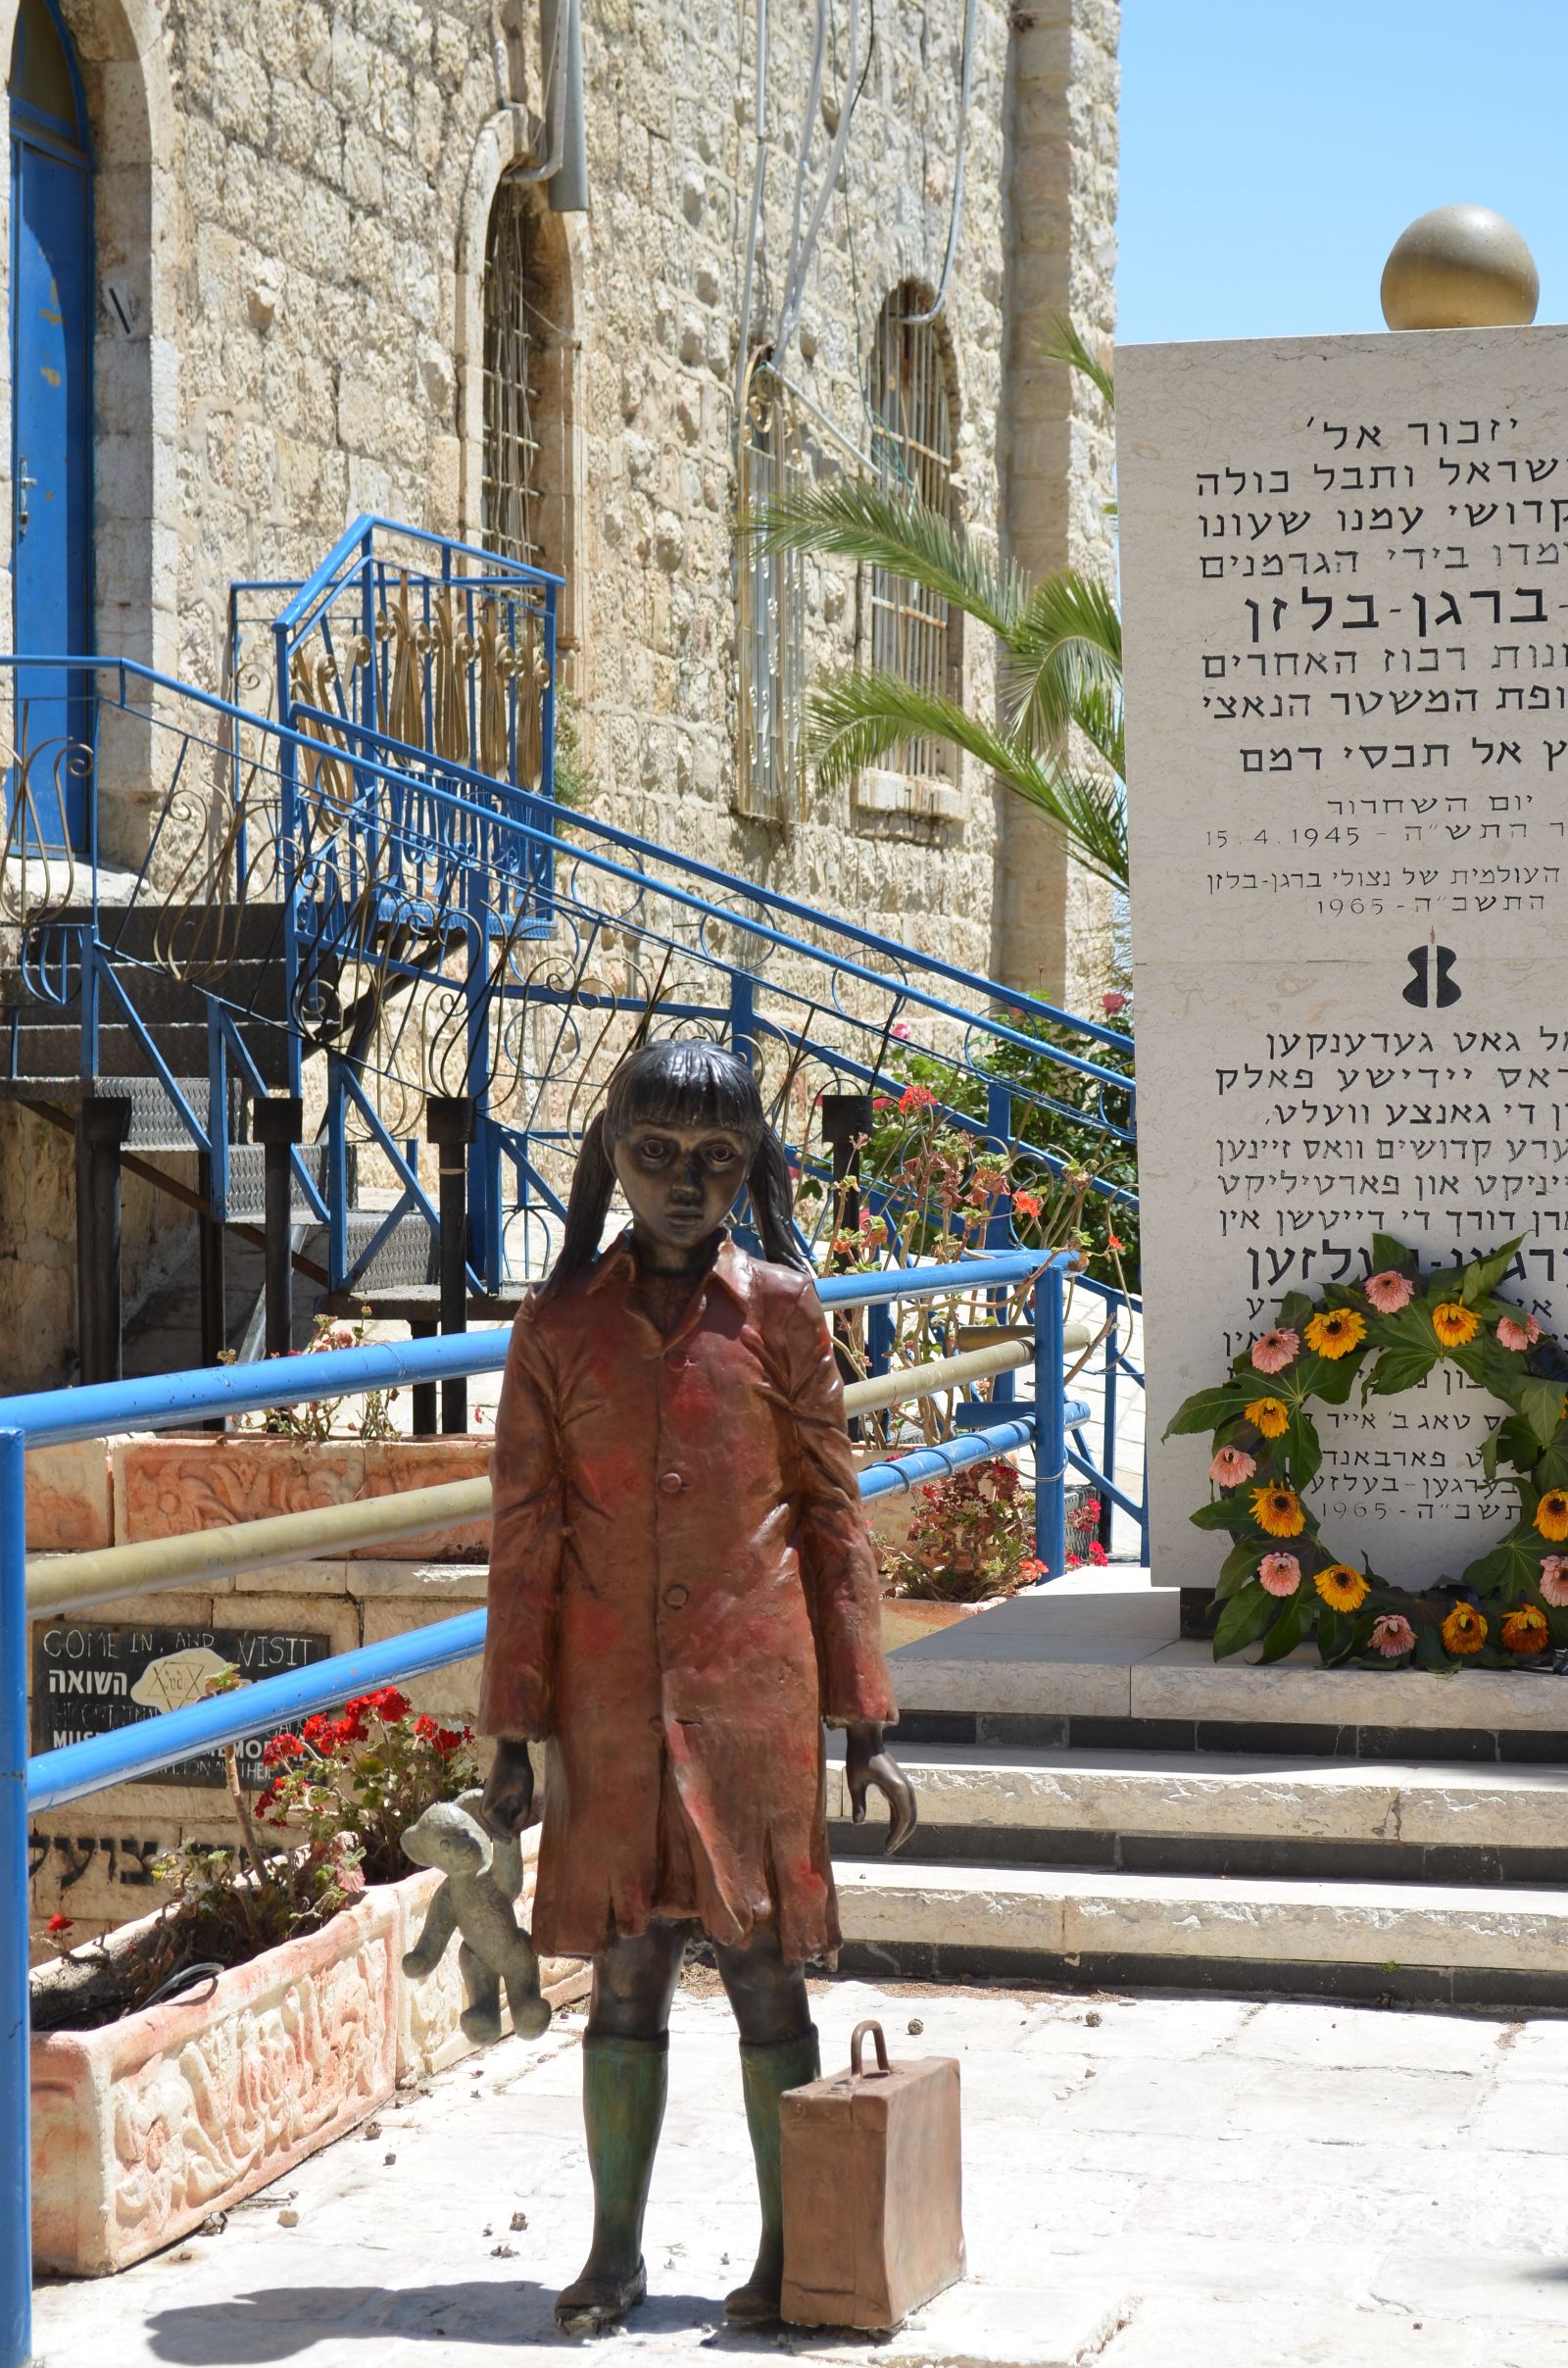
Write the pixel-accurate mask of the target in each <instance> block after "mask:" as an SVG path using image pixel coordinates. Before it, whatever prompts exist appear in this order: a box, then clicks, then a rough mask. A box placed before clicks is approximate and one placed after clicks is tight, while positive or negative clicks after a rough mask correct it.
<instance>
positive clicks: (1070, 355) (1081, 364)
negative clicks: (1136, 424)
mask: <svg viewBox="0 0 1568 2368" xmlns="http://www.w3.org/2000/svg"><path fill="white" fill-rule="evenodd" d="M1039 350H1040V352H1041V353H1042V354H1044V355H1045V357H1046V360H1047V361H1048V362H1065V364H1066V365H1067V368H1068V369H1069V370H1077V372H1078V373H1079V375H1080V377H1084V378H1087V379H1088V380H1089V383H1090V385H1091V386H1093V387H1094V388H1095V389H1096V391H1097V392H1098V393H1099V394H1100V395H1101V396H1103V399H1104V404H1105V408H1106V410H1107V411H1114V410H1115V408H1116V380H1115V376H1114V373H1113V372H1112V370H1110V368H1109V366H1108V364H1106V363H1105V362H1103V361H1102V359H1101V357H1100V356H1099V355H1098V354H1095V353H1091V351H1090V349H1089V347H1088V346H1087V345H1086V344H1085V343H1084V341H1083V338H1082V337H1081V336H1080V335H1079V333H1078V331H1077V329H1076V328H1075V327H1074V326H1073V323H1072V321H1070V320H1069V319H1068V317H1067V315H1066V314H1065V313H1055V314H1054V315H1053V316H1052V322H1051V332H1050V334H1049V336H1045V337H1042V338H1041V340H1040V347H1039Z"/></svg>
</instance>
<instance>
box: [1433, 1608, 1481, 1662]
mask: <svg viewBox="0 0 1568 2368" xmlns="http://www.w3.org/2000/svg"><path fill="white" fill-rule="evenodd" d="M1443 1641H1444V1643H1445V1644H1446V1646H1447V1648H1448V1651H1449V1652H1450V1653H1479V1652H1480V1650H1481V1648H1482V1646H1483V1645H1484V1644H1485V1643H1486V1641H1487V1623H1486V1621H1485V1620H1484V1619H1483V1618H1482V1616H1481V1614H1480V1612H1479V1611H1478V1610H1477V1609H1476V1607H1475V1605H1474V1604H1473V1603H1455V1605H1454V1607H1453V1609H1452V1610H1451V1611H1450V1612H1449V1614H1448V1616H1447V1618H1446V1620H1445V1621H1444V1623H1443Z"/></svg>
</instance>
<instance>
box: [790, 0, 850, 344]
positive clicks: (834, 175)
mask: <svg viewBox="0 0 1568 2368" xmlns="http://www.w3.org/2000/svg"><path fill="white" fill-rule="evenodd" d="M829 5H831V0H829ZM859 46H860V0H850V74H852V75H853V74H854V72H855V59H856V53H857V51H858V48H859ZM868 62H869V61H868ZM864 79H865V77H864V74H862V75H861V77H860V81H859V82H858V84H857V85H856V88H855V91H854V94H853V96H852V95H851V94H850V91H849V87H848V81H846V88H845V100H844V109H843V113H842V114H841V115H840V117H839V126H838V130H837V131H836V132H835V133H834V136H833V146H832V148H831V150H830V151H829V153H828V160H827V163H826V165H825V166H824V168H823V172H822V185H821V188H820V189H819V191H818V192H817V199H816V204H815V205H814V207H813V208H812V210H811V219H810V221H809V223H808V225H807V231H806V240H805V244H804V246H803V248H802V251H801V254H800V257H799V260H798V262H797V264H796V267H795V277H794V281H793V284H792V285H791V286H790V287H789V288H788V289H787V290H786V293H785V297H784V302H783V305H782V306H781V308H780V312H779V328H778V339H777V347H776V359H777V361H778V363H779V364H780V365H782V364H783V361H784V358H785V354H786V350H787V348H788V346H789V342H790V339H791V337H793V335H794V334H795V330H796V327H797V324H798V322H799V321H800V315H801V306H802V304H803V302H804V301H805V297H806V278H807V273H808V271H809V270H810V265H811V258H812V256H813V255H814V254H815V252H816V242H817V240H818V239H819V238H820V236H821V234H822V224H823V222H825V221H826V220H827V210H828V207H829V206H830V205H831V204H832V202H833V192H834V190H835V189H836V188H837V187H838V183H839V175H840V173H841V172H842V171H843V167H844V158H845V152H846V151H847V149H848V147H849V144H850V128H851V125H852V124H853V123H854V122H855V110H856V107H857V106H858V102H859V96H860V91H861V89H862V88H863V87H864Z"/></svg>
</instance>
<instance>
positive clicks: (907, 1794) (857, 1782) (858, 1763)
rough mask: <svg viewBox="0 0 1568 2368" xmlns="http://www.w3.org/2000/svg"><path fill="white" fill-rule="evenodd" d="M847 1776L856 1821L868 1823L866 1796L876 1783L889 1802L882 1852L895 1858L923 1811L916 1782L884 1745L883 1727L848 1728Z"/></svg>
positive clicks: (888, 1856)
mask: <svg viewBox="0 0 1568 2368" xmlns="http://www.w3.org/2000/svg"><path fill="white" fill-rule="evenodd" d="M844 1780H845V1782H846V1783H847V1784H848V1786H849V1788H850V1800H851V1802H852V1803H853V1814H854V1822H855V1824H857V1825H863V1824H864V1823H865V1797H866V1794H867V1793H868V1792H869V1791H870V1789H871V1787H872V1786H873V1785H875V1787H876V1789H877V1791H878V1792H879V1793H880V1794H881V1796H882V1798H883V1800H884V1801H886V1802H887V1804H888V1838H887V1841H886V1843H885V1844H884V1846H883V1851H882V1854H883V1856H884V1857H885V1858H891V1857H892V1855H893V1853H894V1851H895V1850H902V1849H903V1848H904V1845H905V1844H906V1843H907V1841H908V1839H909V1836H910V1835H911V1834H912V1833H913V1831H914V1829H915V1826H916V1824H917V1823H918V1821H919V1811H918V1809H917V1808H916V1807H915V1801H914V1787H913V1785H912V1784H911V1783H910V1782H909V1779H908V1778H907V1776H906V1774H905V1773H904V1770H903V1769H902V1768H901V1767H900V1765H899V1763H898V1761H897V1760H896V1759H895V1758H894V1756H893V1754H892V1752H891V1751H885V1750H884V1749H883V1744H882V1730H881V1728H880V1727H873V1726H854V1727H851V1728H849V1729H848V1730H847V1733H846V1737H845V1764H844Z"/></svg>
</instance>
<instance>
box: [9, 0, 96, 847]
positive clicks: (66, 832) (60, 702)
mask: <svg viewBox="0 0 1568 2368" xmlns="http://www.w3.org/2000/svg"><path fill="white" fill-rule="evenodd" d="M8 91H9V97H10V103H11V385H12V415H11V466H12V496H13V512H12V544H11V551H12V563H11V564H12V598H13V604H14V607H13V615H14V645H15V648H16V649H17V651H18V653H19V654H20V655H23V656H27V655H29V654H32V653H36V654H37V655H39V656H45V655H50V656H54V655H59V654H61V653H65V652H70V653H72V654H76V653H80V654H81V655H83V656H85V655H86V654H87V652H88V651H89V649H90V647H91V634H92V597H91V578H92V386H91V356H92V308H93V274H92V174H91V164H90V159H89V156H88V146H87V111H86V106H85V102H84V100H83V96H82V87H81V77H80V75H79V74H78V73H77V70H76V61H75V57H74V55H73V50H72V46H71V40H70V36H69V35H68V33H67V31H66V29H65V26H64V25H63V23H62V21H61V19H60V16H59V14H58V12H57V9H56V7H55V0H21V6H20V8H19V10H18V14H17V29H16V38H15V41H14V42H13V44H12V51H11V74H10V79H9V84H8ZM17 702H18V710H17V732H18V737H19V739H20V740H21V741H22V742H23V751H24V755H25V753H26V751H27V750H28V749H29V748H37V747H39V746H40V745H41V744H43V743H47V742H58V741H59V740H60V739H61V738H62V736H69V737H70V738H72V739H75V738H78V737H79V736H80V732H81V725H82V707H83V701H82V695H81V687H80V683H79V679H75V680H74V681H73V678H71V677H66V676H63V675H61V674H60V673H59V672H58V671H57V670H55V669H52V668H49V667H44V666H39V667H26V666H23V667H20V668H19V669H18V673H17ZM29 786H30V790H31V797H32V813H31V814H30V815H29V818H28V826H27V835H28V838H29V840H30V839H31V838H32V835H33V832H34V831H36V833H37V836H38V838H39V839H41V841H42V843H43V844H44V845H45V846H46V847H47V846H55V847H65V846H67V845H71V846H73V847H80V846H82V845H83V844H84V829H85V820H86V816H85V779H84V776H83V773H82V770H81V768H80V767H79V766H77V765H59V766H56V765H53V764H52V763H45V764H40V765H35V766H34V767H32V768H31V771H30V775H29Z"/></svg>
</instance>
